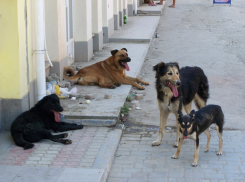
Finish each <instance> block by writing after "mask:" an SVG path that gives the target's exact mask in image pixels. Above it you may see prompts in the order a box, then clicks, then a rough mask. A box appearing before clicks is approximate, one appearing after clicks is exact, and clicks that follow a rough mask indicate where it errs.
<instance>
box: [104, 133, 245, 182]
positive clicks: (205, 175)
mask: <svg viewBox="0 0 245 182" xmlns="http://www.w3.org/2000/svg"><path fill="white" fill-rule="evenodd" d="M211 135H212V137H211V143H210V150H209V151H208V152H207V153H205V152H204V149H205V146H206V141H207V138H206V135H205V134H201V137H200V150H199V161H198V166H197V167H192V166H191V163H192V161H193V156H194V141H192V140H190V139H187V140H185V142H184V144H183V146H182V150H181V152H180V156H179V158H178V159H171V156H172V155H173V154H174V153H175V152H176V150H177V149H176V148H173V143H174V142H175V132H174V131H172V130H169V131H168V133H166V134H165V135H164V137H163V141H162V144H161V145H160V146H155V147H152V146H151V142H152V141H154V140H155V139H156V137H157V132H156V131H143V132H136V133H130V132H128V133H127V132H125V134H123V137H122V140H121V142H120V145H119V148H118V151H117V153H116V158H115V160H114V163H113V165H112V170H111V171H110V174H109V178H108V180H107V182H168V181H169V182H170V181H171V182H175V181H176V182H177V181H178V182H182V181H183V182H243V181H244V180H245V153H244V150H245V146H244V144H243V142H244V141H245V132H241V131H224V133H223V155H221V156H217V155H216V152H217V151H218V136H217V132H216V130H213V131H211Z"/></svg>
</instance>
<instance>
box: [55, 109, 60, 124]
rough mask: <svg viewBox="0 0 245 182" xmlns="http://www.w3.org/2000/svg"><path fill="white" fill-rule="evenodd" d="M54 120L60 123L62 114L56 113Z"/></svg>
mask: <svg viewBox="0 0 245 182" xmlns="http://www.w3.org/2000/svg"><path fill="white" fill-rule="evenodd" d="M54 120H55V121H56V122H59V121H60V113H59V112H56V111H54Z"/></svg>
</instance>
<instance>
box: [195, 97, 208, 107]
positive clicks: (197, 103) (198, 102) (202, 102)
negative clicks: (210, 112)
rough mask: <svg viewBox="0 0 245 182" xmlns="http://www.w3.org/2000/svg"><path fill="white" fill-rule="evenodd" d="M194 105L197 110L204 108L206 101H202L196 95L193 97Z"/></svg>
mask: <svg viewBox="0 0 245 182" xmlns="http://www.w3.org/2000/svg"><path fill="white" fill-rule="evenodd" d="M194 103H195V105H196V107H197V109H198V110H199V109H201V108H203V107H205V106H206V101H205V100H204V99H202V98H201V97H200V96H199V95H198V94H196V95H195V97H194Z"/></svg>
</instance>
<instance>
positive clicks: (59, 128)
mask: <svg viewBox="0 0 245 182" xmlns="http://www.w3.org/2000/svg"><path fill="white" fill-rule="evenodd" d="M62 111H63V108H62V107H61V105H60V101H59V97H58V96H57V95H55V94H52V95H49V96H46V97H44V98H43V99H42V100H40V101H39V102H38V103H37V104H36V105H35V106H34V107H33V108H31V109H30V110H29V111H26V112H24V113H22V114H21V115H20V116H18V117H17V118H16V119H15V120H14V122H13V123H12V125H11V135H12V137H13V140H14V142H15V144H16V145H18V146H20V147H24V149H29V148H32V147H33V146H34V144H32V143H33V142H38V141H40V140H42V139H50V140H52V141H54V142H59V143H63V144H71V143H72V141H71V140H68V139H62V138H66V137H67V136H68V133H63V134H59V135H52V134H51V132H50V131H49V130H53V131H54V132H63V131H68V130H76V129H82V128H83V125H77V124H70V123H65V122H60V113H59V112H62Z"/></svg>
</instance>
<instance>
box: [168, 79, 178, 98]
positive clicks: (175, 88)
mask: <svg viewBox="0 0 245 182" xmlns="http://www.w3.org/2000/svg"><path fill="white" fill-rule="evenodd" d="M166 84H167V85H168V87H169V88H170V89H171V91H172V92H173V94H174V97H178V95H179V92H178V89H177V87H176V86H175V85H173V84H171V83H170V82H169V81H166Z"/></svg>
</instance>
